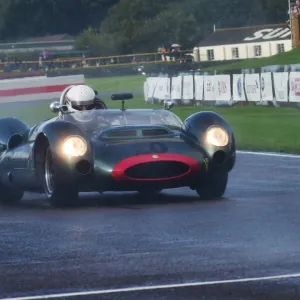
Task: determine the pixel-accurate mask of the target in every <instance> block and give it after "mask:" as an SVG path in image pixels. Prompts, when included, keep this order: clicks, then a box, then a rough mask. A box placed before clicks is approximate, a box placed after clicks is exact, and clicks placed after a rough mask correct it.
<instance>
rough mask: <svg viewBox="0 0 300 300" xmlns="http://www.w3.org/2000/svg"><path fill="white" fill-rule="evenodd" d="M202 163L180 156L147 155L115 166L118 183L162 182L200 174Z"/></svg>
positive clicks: (166, 154) (114, 175) (129, 159)
mask: <svg viewBox="0 0 300 300" xmlns="http://www.w3.org/2000/svg"><path fill="white" fill-rule="evenodd" d="M199 168H200V163H199V162H198V161H196V160H194V159H192V158H190V157H189V156H185V155H180V154H170V153H163V154H145V155H138V156H132V157H129V158H126V159H124V160H122V161H120V162H119V163H117V164H116V165H115V167H114V168H113V171H112V176H113V178H114V179H115V180H116V181H125V180H129V181H161V180H174V179H182V178H184V177H186V176H188V175H191V174H192V173H195V172H198V171H199Z"/></svg>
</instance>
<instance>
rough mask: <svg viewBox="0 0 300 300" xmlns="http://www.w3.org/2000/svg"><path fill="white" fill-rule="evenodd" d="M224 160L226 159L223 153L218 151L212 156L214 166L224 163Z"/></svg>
mask: <svg viewBox="0 0 300 300" xmlns="http://www.w3.org/2000/svg"><path fill="white" fill-rule="evenodd" d="M225 158H226V155H225V152H224V151H222V150H219V151H217V152H216V153H215V154H214V155H213V162H215V164H217V165H222V164H223V163H224V161H225Z"/></svg>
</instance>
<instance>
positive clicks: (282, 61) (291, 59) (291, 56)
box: [202, 48, 300, 71]
mask: <svg viewBox="0 0 300 300" xmlns="http://www.w3.org/2000/svg"><path fill="white" fill-rule="evenodd" d="M298 63H300V49H299V48H298V49H293V50H291V51H288V52H284V53H280V54H276V55H273V56H270V57H265V58H253V59H248V60H244V61H241V62H238V63H229V64H224V65H220V66H215V67H210V68H206V69H202V71H225V70H237V69H253V68H261V67H265V66H272V65H289V64H298Z"/></svg>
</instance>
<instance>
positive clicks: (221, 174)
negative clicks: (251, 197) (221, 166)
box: [196, 170, 228, 200]
mask: <svg viewBox="0 0 300 300" xmlns="http://www.w3.org/2000/svg"><path fill="white" fill-rule="evenodd" d="M227 183H228V172H225V171H221V170H218V171H213V172H211V173H209V174H207V176H206V177H205V178H204V179H202V180H201V181H200V182H199V185H198V186H197V187H196V192H197V194H198V195H199V197H200V199H202V200H214V199H219V198H221V197H222V196H223V195H224V193H225V191H226V188H227Z"/></svg>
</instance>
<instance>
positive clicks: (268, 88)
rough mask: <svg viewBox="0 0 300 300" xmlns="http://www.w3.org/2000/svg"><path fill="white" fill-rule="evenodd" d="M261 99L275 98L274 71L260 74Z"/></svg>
mask: <svg viewBox="0 0 300 300" xmlns="http://www.w3.org/2000/svg"><path fill="white" fill-rule="evenodd" d="M260 89H261V101H272V100H273V99H274V95H273V87H272V73H271V72H266V73H261V74H260Z"/></svg>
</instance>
